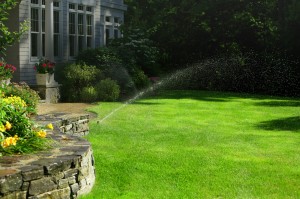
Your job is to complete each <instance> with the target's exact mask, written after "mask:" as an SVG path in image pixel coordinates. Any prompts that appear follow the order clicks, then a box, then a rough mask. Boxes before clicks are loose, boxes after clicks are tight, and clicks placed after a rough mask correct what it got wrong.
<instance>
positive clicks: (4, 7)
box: [0, 0, 28, 56]
mask: <svg viewBox="0 0 300 199" xmlns="http://www.w3.org/2000/svg"><path fill="white" fill-rule="evenodd" d="M18 3H20V0H2V1H1V3H0V55H2V56H5V52H6V50H7V47H9V46H11V45H13V44H14V43H15V42H16V41H18V40H19V39H20V37H21V35H22V34H23V33H24V32H25V31H26V30H28V23H27V22H24V23H21V24H20V29H19V31H10V30H9V28H8V27H7V25H6V24H5V21H7V19H8V16H9V11H10V10H12V9H13V8H14V7H15V6H16V5H17V4H18Z"/></svg>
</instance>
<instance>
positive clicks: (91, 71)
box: [62, 63, 101, 101]
mask: <svg viewBox="0 0 300 199" xmlns="http://www.w3.org/2000/svg"><path fill="white" fill-rule="evenodd" d="M63 75H64V80H63V86H62V98H63V100H67V101H79V100H80V96H81V94H80V93H81V91H82V89H83V88H84V87H89V86H92V85H95V84H96V82H97V80H98V79H101V70H100V69H98V68H96V66H88V65H86V64H76V63H72V64H68V65H67V66H65V67H64V69H63Z"/></svg>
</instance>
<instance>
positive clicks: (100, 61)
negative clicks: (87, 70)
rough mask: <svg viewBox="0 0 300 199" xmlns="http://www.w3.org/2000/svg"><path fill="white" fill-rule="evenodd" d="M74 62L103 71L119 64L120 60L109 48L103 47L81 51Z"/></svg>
mask: <svg viewBox="0 0 300 199" xmlns="http://www.w3.org/2000/svg"><path fill="white" fill-rule="evenodd" d="M76 62H77V63H79V64H81V63H84V64H86V65H90V66H97V68H99V69H101V70H104V69H106V68H108V67H110V66H111V65H115V64H120V63H121V60H120V59H119V57H118V55H117V54H116V52H115V51H113V50H112V49H111V48H106V47H103V48H96V49H87V50H84V51H81V52H80V53H79V54H78V56H77V58H76Z"/></svg>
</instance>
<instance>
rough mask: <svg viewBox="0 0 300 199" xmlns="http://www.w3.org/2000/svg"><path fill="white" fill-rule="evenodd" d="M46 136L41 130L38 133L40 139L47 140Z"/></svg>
mask: <svg viewBox="0 0 300 199" xmlns="http://www.w3.org/2000/svg"><path fill="white" fill-rule="evenodd" d="M46 135H47V133H46V131H43V130H40V131H39V132H37V136H38V137H41V138H45V137H46Z"/></svg>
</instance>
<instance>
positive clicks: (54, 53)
mask: <svg viewBox="0 0 300 199" xmlns="http://www.w3.org/2000/svg"><path fill="white" fill-rule="evenodd" d="M55 2H57V3H59V7H56V6H54V5H53V17H54V15H55V14H54V13H55V12H58V15H59V17H58V23H59V24H58V29H59V31H58V32H57V33H56V32H55V19H53V23H54V24H53V27H54V29H53V48H55V36H58V47H57V48H58V49H57V50H58V52H57V53H58V54H57V55H56V52H55V49H54V50H53V55H54V59H55V60H60V59H62V57H63V55H62V52H63V51H62V46H63V40H62V39H63V35H62V30H63V19H62V16H63V13H62V1H58V0H56V1H54V3H55Z"/></svg>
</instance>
